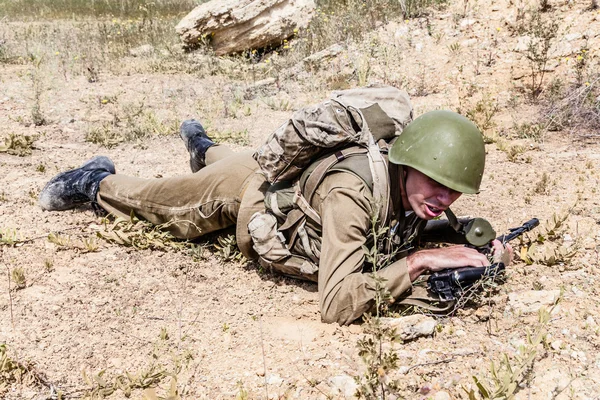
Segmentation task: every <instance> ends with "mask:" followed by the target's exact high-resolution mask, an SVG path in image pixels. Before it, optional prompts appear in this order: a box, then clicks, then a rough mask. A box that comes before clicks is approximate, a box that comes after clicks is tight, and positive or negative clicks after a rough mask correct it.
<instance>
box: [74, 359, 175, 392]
mask: <svg viewBox="0 0 600 400" xmlns="http://www.w3.org/2000/svg"><path fill="white" fill-rule="evenodd" d="M82 374H83V380H84V382H85V383H86V384H87V385H88V386H89V388H88V389H87V390H86V391H85V393H84V396H83V398H84V399H90V400H92V399H104V398H106V397H108V396H111V395H113V394H116V393H122V395H123V396H125V397H131V395H132V393H133V391H134V390H137V389H154V388H155V387H157V386H158V385H159V384H160V383H161V382H162V381H163V380H164V379H166V378H169V377H171V385H170V389H169V393H168V395H169V397H167V398H168V399H173V400H175V399H180V397H179V394H178V391H177V377H176V375H174V374H170V373H168V372H166V371H165V370H164V369H162V368H161V367H159V366H156V365H151V366H150V367H149V368H147V369H144V370H142V371H140V372H138V373H130V372H127V371H125V373H124V374H117V375H114V376H110V377H107V376H105V374H106V371H100V372H99V373H97V374H94V375H92V376H91V377H89V376H88V374H87V373H86V372H85V371H82ZM148 393H149V394H150V396H148ZM145 395H146V398H149V399H158V397H157V396H156V393H155V392H154V391H153V390H151V391H150V392H145Z"/></svg>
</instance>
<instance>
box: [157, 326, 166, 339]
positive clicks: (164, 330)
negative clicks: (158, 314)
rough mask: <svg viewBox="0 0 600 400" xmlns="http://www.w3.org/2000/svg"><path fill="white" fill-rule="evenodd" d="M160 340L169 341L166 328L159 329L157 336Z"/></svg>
mask: <svg viewBox="0 0 600 400" xmlns="http://www.w3.org/2000/svg"><path fill="white" fill-rule="evenodd" d="M158 337H159V338H160V340H169V332H168V331H167V327H165V326H163V327H162V328H160V334H159V335H158Z"/></svg>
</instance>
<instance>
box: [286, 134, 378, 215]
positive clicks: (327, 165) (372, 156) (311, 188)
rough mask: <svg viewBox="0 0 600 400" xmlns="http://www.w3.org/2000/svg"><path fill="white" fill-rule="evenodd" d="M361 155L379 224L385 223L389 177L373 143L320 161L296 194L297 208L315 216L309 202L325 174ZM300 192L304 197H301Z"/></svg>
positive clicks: (336, 153) (343, 151) (340, 152)
mask: <svg viewBox="0 0 600 400" xmlns="http://www.w3.org/2000/svg"><path fill="white" fill-rule="evenodd" d="M361 154H366V155H367V157H368V158H369V167H370V169H371V175H372V177H373V198H374V199H375V200H376V205H375V206H376V207H377V209H378V215H379V223H380V224H384V223H386V221H387V216H388V212H389V207H388V204H389V196H390V186H389V177H388V172H387V164H386V162H385V160H384V158H383V156H382V154H381V152H380V149H379V146H378V145H377V144H375V143H372V144H371V145H370V146H369V147H368V148H365V147H350V148H347V149H343V150H340V151H336V152H335V153H333V154H331V155H330V156H328V157H327V158H325V159H324V160H323V161H321V162H320V163H319V165H318V166H317V167H316V168H315V169H314V170H313V171H312V173H311V174H310V176H309V177H308V179H307V180H306V183H305V184H304V190H303V191H298V192H297V193H298V195H297V199H298V201H297V204H298V206H299V207H300V208H301V209H302V210H305V209H306V210H309V212H311V213H312V212H314V213H315V214H316V211H315V210H314V209H313V208H312V207H310V201H311V200H312V197H313V195H314V194H315V192H316V190H317V186H318V185H319V184H320V183H321V182H322V181H323V178H324V177H325V175H326V174H327V172H328V171H329V170H330V169H331V168H332V167H333V166H335V165H336V164H337V163H339V162H341V161H343V160H345V159H347V158H348V157H352V156H356V155H361ZM302 192H303V193H304V195H302ZM307 215H308V216H309V217H311V218H312V216H311V215H310V214H308V213H307ZM317 217H318V215H317ZM313 220H315V222H319V224H320V218H319V219H318V220H316V219H314V218H313Z"/></svg>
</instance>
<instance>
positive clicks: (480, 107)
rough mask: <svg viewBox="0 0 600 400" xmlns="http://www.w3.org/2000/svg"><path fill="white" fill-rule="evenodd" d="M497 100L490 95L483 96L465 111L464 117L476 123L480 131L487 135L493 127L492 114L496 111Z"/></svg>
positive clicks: (497, 108)
mask: <svg viewBox="0 0 600 400" xmlns="http://www.w3.org/2000/svg"><path fill="white" fill-rule="evenodd" d="M498 110H499V106H498V102H497V101H496V100H494V99H492V98H491V97H490V96H485V97H484V98H483V99H481V100H479V101H478V102H477V103H475V105H474V106H473V107H472V108H470V109H469V110H467V111H466V114H465V115H466V117H467V118H469V119H470V120H471V121H473V122H474V123H475V125H477V127H478V128H479V130H480V131H481V133H483V134H484V136H486V137H488V138H489V136H488V134H489V131H490V130H491V129H493V128H494V127H495V123H494V121H493V118H494V116H495V115H496V114H497V113H498Z"/></svg>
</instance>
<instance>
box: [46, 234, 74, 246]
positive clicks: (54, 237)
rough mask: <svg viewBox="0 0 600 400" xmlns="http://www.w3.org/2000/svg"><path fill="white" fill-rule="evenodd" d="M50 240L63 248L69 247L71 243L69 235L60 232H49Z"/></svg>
mask: <svg viewBox="0 0 600 400" xmlns="http://www.w3.org/2000/svg"><path fill="white" fill-rule="evenodd" d="M48 241H49V242H50V243H54V244H55V245H57V246H58V247H62V248H65V247H69V246H70V245H71V238H70V237H69V236H63V235H61V234H60V233H54V232H50V233H49V234H48Z"/></svg>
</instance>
